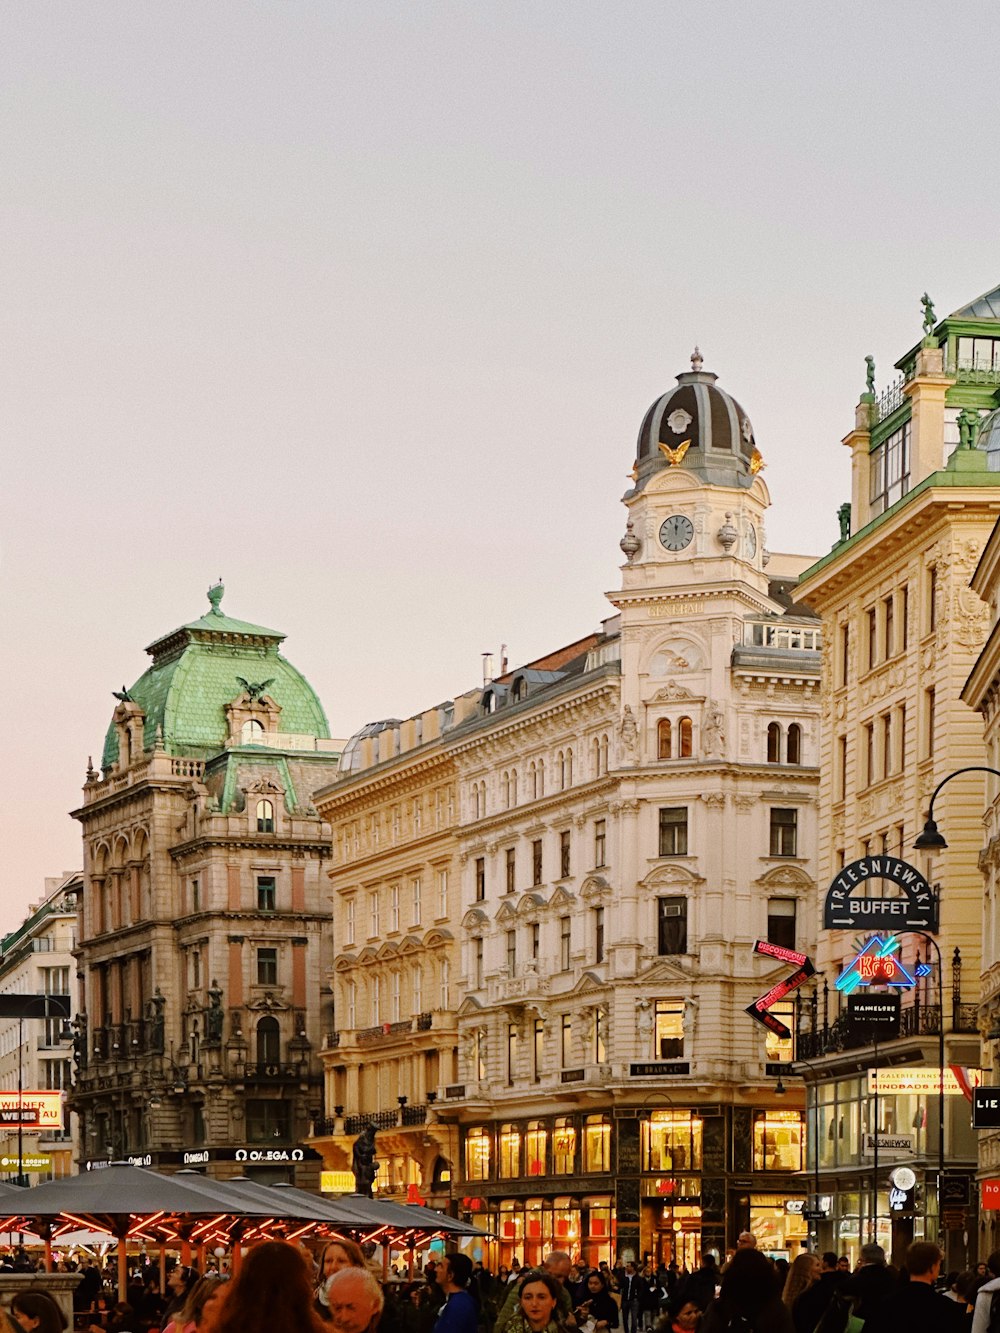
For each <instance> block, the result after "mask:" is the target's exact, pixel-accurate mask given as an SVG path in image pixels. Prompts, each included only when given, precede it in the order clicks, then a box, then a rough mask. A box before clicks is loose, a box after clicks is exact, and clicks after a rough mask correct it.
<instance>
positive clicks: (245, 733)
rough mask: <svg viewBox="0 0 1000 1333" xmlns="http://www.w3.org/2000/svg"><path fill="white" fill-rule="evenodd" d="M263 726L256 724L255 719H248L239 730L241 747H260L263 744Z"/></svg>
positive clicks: (260, 723)
mask: <svg viewBox="0 0 1000 1333" xmlns="http://www.w3.org/2000/svg"><path fill="white" fill-rule="evenodd" d="M263 736H264V724H263V722H258V720H257V719H256V718H255V717H251V718H249V719H248V720H247V721H246V722H244V723H243V726H242V728H241V730H240V744H241V745H261V744H263Z"/></svg>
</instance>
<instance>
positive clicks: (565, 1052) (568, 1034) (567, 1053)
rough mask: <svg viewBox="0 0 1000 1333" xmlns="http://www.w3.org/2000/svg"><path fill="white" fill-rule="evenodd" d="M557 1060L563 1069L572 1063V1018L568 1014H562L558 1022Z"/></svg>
mask: <svg viewBox="0 0 1000 1333" xmlns="http://www.w3.org/2000/svg"><path fill="white" fill-rule="evenodd" d="M559 1061H560V1064H561V1065H562V1067H563V1069H568V1068H569V1067H570V1065H571V1064H572V1063H573V1020H572V1018H571V1017H570V1015H569V1014H563V1016H562V1019H561V1020H560V1023H559Z"/></svg>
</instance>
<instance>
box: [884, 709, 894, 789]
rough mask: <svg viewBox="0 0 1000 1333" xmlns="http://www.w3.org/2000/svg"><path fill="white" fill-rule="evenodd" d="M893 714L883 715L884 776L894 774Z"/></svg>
mask: <svg viewBox="0 0 1000 1333" xmlns="http://www.w3.org/2000/svg"><path fill="white" fill-rule="evenodd" d="M892 761H893V753H892V714H891V713H884V714H883V715H882V776H883V777H884V778H887V777H890V776H891V774H892Z"/></svg>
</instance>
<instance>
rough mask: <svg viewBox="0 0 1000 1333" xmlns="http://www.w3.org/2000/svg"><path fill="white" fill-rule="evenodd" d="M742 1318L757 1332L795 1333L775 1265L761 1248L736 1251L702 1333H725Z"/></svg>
mask: <svg viewBox="0 0 1000 1333" xmlns="http://www.w3.org/2000/svg"><path fill="white" fill-rule="evenodd" d="M740 1317H742V1318H743V1319H745V1320H747V1322H748V1323H749V1324H750V1326H751V1328H753V1329H754V1333H795V1326H794V1324H793V1323H792V1312H791V1311H790V1310H789V1308H788V1306H787V1305H785V1304H784V1303H783V1301H782V1299H781V1295H780V1293H779V1291H778V1283H777V1279H776V1277H775V1273H774V1266H773V1264H772V1263H771V1261H770V1259H768V1258H767V1256H766V1255H763V1254H761V1252H760V1250H750V1249H745V1250H737V1251H736V1253H735V1254H734V1255H733V1257H732V1259H731V1260H730V1261H729V1264H728V1265H727V1267H726V1271H725V1272H724V1273H723V1275H722V1284H721V1287H720V1290H719V1294H718V1296H717V1297H716V1299H715V1300H714V1301H712V1303H711V1305H710V1306H709V1307H708V1309H707V1310H706V1311H705V1318H704V1320H703V1321H702V1325H701V1330H700V1333H724V1330H725V1329H729V1328H732V1327H734V1321H736V1320H738V1319H739V1318H740Z"/></svg>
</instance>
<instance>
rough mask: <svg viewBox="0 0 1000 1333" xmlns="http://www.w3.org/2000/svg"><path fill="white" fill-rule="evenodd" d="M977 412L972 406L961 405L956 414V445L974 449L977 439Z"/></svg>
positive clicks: (978, 424)
mask: <svg viewBox="0 0 1000 1333" xmlns="http://www.w3.org/2000/svg"><path fill="white" fill-rule="evenodd" d="M979 426H980V420H979V413H978V412H977V411H976V410H975V408H972V407H963V408H962V410H961V412H959V414H958V447H959V448H960V449H975V447H976V444H977V443H978V440H979Z"/></svg>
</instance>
